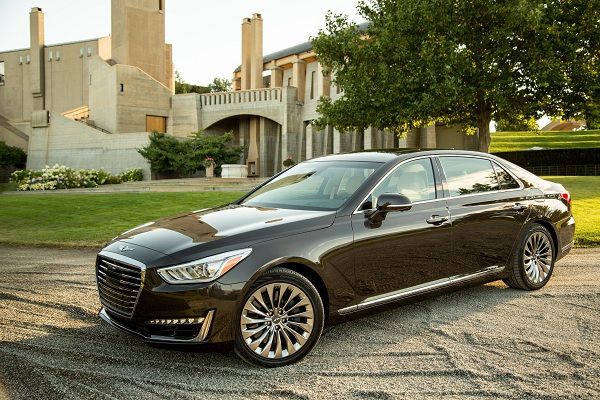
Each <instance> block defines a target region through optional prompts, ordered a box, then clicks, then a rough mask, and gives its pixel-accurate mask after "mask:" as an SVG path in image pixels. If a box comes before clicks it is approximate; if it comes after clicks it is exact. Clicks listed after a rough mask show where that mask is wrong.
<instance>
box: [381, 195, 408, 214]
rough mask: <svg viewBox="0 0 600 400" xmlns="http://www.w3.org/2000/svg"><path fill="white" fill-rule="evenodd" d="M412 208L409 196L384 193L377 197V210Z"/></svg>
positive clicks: (387, 210)
mask: <svg viewBox="0 0 600 400" xmlns="http://www.w3.org/2000/svg"><path fill="white" fill-rule="evenodd" d="M411 208H412V203H411V201H410V199H409V198H408V197H406V196H405V195H403V194H399V193H384V194H382V195H381V196H379V198H378V199H377V211H383V212H389V211H406V210H410V209H411Z"/></svg>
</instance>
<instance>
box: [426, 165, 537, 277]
mask: <svg viewBox="0 0 600 400" xmlns="http://www.w3.org/2000/svg"><path fill="white" fill-rule="evenodd" d="M438 162H439V164H440V166H441V169H442V171H443V175H444V184H445V185H444V186H445V194H446V196H447V202H448V207H449V211H450V216H451V218H452V227H453V230H452V242H453V249H454V261H455V264H456V267H457V272H460V273H473V272H477V271H481V270H483V269H485V268H490V267H496V266H498V267H501V266H504V265H506V263H507V261H508V258H509V255H510V254H511V251H512V249H513V246H514V244H515V243H516V240H517V238H518V237H519V233H520V231H521V228H522V227H523V225H524V223H525V221H526V219H527V216H528V214H529V207H528V201H527V193H526V190H525V189H524V188H523V185H522V184H521V183H519V181H518V180H517V179H515V177H513V176H512V175H511V174H510V173H508V172H507V171H506V170H505V169H504V168H502V167H501V166H500V165H498V164H497V163H496V162H495V161H493V160H491V159H489V158H486V157H478V156H440V157H439V158H438Z"/></svg>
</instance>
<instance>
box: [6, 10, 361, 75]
mask: <svg viewBox="0 0 600 400" xmlns="http://www.w3.org/2000/svg"><path fill="white" fill-rule="evenodd" d="M165 3H166V10H165V11H166V14H165V15H166V28H165V29H166V41H167V43H172V44H173V62H174V64H175V68H176V69H177V70H178V71H179V73H180V75H181V76H182V78H183V79H184V80H185V81H186V82H189V83H194V84H201V85H202V84H204V85H205V84H208V83H209V82H211V81H212V80H213V78H215V77H220V78H227V79H231V75H232V73H233V70H234V69H235V68H236V67H237V66H238V65H239V64H240V59H241V23H242V19H243V18H244V17H251V16H252V14H253V13H261V14H262V17H263V20H264V22H263V29H264V33H263V52H264V54H265V55H266V54H269V53H272V52H275V51H278V50H281V49H284V48H287V47H290V46H293V45H295V44H298V43H302V42H305V41H307V40H309V37H310V36H314V35H316V34H317V33H318V31H319V29H322V28H324V26H325V14H326V12H327V11H328V10H331V11H333V12H334V13H341V14H346V15H348V16H350V18H351V19H353V20H355V21H358V22H361V21H362V20H361V19H360V17H359V16H358V14H357V12H356V3H357V2H356V0H303V1H298V0H212V1H207V0H167V1H165ZM32 7H41V8H42V10H43V11H44V14H45V26H46V44H54V43H61V42H70V41H76V40H82V39H90V38H97V37H102V36H107V35H109V34H110V0H0V51H3V50H12V49H20V48H25V47H29V11H30V10H31V8H32Z"/></svg>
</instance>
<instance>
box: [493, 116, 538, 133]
mask: <svg viewBox="0 0 600 400" xmlns="http://www.w3.org/2000/svg"><path fill="white" fill-rule="evenodd" d="M539 129H540V127H539V126H538V124H537V122H536V120H535V118H533V117H529V118H526V117H524V116H523V115H512V116H510V117H505V118H503V119H501V120H499V121H496V130H497V131H500V132H519V131H537V130H539Z"/></svg>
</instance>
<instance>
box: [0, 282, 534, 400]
mask: <svg viewBox="0 0 600 400" xmlns="http://www.w3.org/2000/svg"><path fill="white" fill-rule="evenodd" d="M528 295H532V293H531V292H522V291H517V290H512V289H508V288H506V287H505V286H504V285H503V284H501V283H500V284H499V283H494V284H488V285H483V286H476V287H470V288H465V289H462V290H459V291H456V292H452V293H449V294H444V295H441V296H437V297H434V298H430V299H426V300H422V301H420V302H418V303H413V304H408V305H400V306H399V305H395V306H391V307H390V306H388V307H386V308H385V309H381V308H379V309H374V310H371V311H368V312H366V313H363V314H362V317H361V318H353V319H352V320H348V321H347V322H344V323H342V324H339V325H336V326H334V327H332V328H331V329H329V330H328V331H327V332H326V333H324V335H323V337H322V338H321V340H320V342H319V343H318V344H317V346H316V347H315V349H313V352H312V353H311V354H310V355H309V356H308V357H307V358H306V359H304V360H303V361H301V362H300V363H298V364H296V365H294V366H290V367H285V368H281V369H275V370H265V369H261V368H258V367H255V366H252V365H249V364H246V363H245V362H243V361H241V360H240V359H238V358H237V357H236V356H235V354H234V353H233V350H232V346H231V344H223V345H202V346H194V347H192V346H181V345H179V346H166V345H151V346H150V345H147V344H144V343H143V342H141V341H140V340H139V339H138V338H137V337H133V336H130V335H127V334H126V333H123V332H121V331H118V330H117V329H115V328H113V327H110V326H108V325H106V324H104V323H102V322H101V320H100V319H99V318H98V317H97V316H96V315H95V314H91V313H90V312H89V311H82V310H81V309H78V310H77V311H76V312H69V313H67V314H66V315H68V317H67V318H66V319H71V320H76V321H75V322H77V323H80V324H86V323H87V324H90V325H89V326H87V327H84V328H63V327H58V326H56V325H55V324H54V323H51V322H49V321H48V322H46V323H45V324H40V325H37V326H36V329H43V330H44V331H45V332H46V334H45V335H44V336H41V337H38V338H35V339H27V340H21V341H14V342H13V341H3V342H0V344H1V346H0V369H1V370H2V371H3V374H4V382H5V385H6V387H7V390H8V392H9V393H11V394H16V396H15V397H19V395H22V394H24V393H27V394H28V395H29V397H30V398H35V397H36V396H37V397H40V398H41V397H46V395H47V394H48V392H46V391H47V390H49V391H50V392H51V393H58V392H57V391H60V390H59V389H58V387H62V386H66V387H68V389H67V390H68V392H69V393H70V394H71V395H72V394H75V395H76V396H77V397H78V396H87V395H89V393H92V392H96V393H98V392H97V391H100V392H101V393H111V394H113V395H117V396H124V395H127V396H131V395H132V393H134V394H135V393H138V394H144V393H146V392H147V390H148V389H147V388H145V387H144V385H150V387H160V388H161V390H163V389H164V390H166V389H169V390H171V391H178V390H182V391H186V390H190V389H194V388H202V390H203V391H204V392H206V393H211V390H212V389H211V384H212V382H213V381H214V380H215V379H218V382H220V383H219V387H220V388H221V389H218V390H217V388H215V389H214V392H215V393H220V394H222V393H223V392H222V391H223V390H225V393H227V390H232V391H235V393H237V394H239V393H240V390H241V391H242V392H241V393H243V394H244V395H247V396H251V395H256V394H258V393H262V394H264V388H262V389H260V388H254V389H253V387H252V385H250V386H248V387H245V388H244V382H246V381H248V379H249V378H255V379H256V377H257V376H262V377H271V378H273V377H281V373H282V372H285V374H286V375H285V377H286V379H287V378H289V377H294V376H295V375H294V374H298V373H301V372H302V371H304V373H306V371H310V372H311V373H313V374H316V375H318V374H319V373H326V371H333V372H334V373H335V372H336V371H338V370H340V369H345V368H346V369H347V368H348V365H351V364H352V363H362V362H365V360H367V361H368V359H366V358H365V357H367V358H368V357H371V356H373V355H374V354H377V353H378V352H379V351H380V349H382V348H385V346H389V345H390V344H397V343H399V342H404V341H407V340H409V339H411V338H414V337H419V336H425V335H426V334H428V333H429V334H430V333H431V332H432V330H436V329H441V328H443V327H444V326H445V325H451V324H454V323H455V322H457V321H459V320H461V319H463V318H467V317H469V316H470V315H472V314H474V313H481V312H493V309H494V307H497V306H499V305H501V304H504V303H506V302H510V301H512V300H514V299H517V298H519V297H522V296H528ZM365 314H367V315H365ZM368 314H371V315H368ZM23 324H24V322H23V323H21V324H20V325H23ZM406 350H407V351H410V350H411V349H406ZM401 356H402V355H401V354H399V355H398V357H401ZM290 379H291V378H290ZM57 385H58V386H57ZM157 390H158V389H157ZM159 392H160V391H159ZM160 393H162V392H160ZM157 394H158V393H155V395H157ZM280 395H282V396H283V397H286V395H285V393H280Z"/></svg>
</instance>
